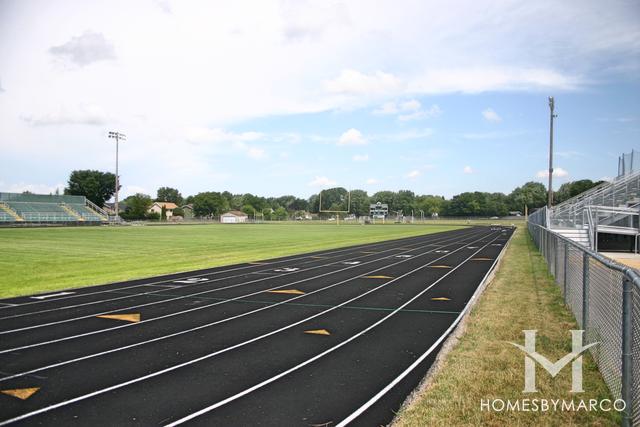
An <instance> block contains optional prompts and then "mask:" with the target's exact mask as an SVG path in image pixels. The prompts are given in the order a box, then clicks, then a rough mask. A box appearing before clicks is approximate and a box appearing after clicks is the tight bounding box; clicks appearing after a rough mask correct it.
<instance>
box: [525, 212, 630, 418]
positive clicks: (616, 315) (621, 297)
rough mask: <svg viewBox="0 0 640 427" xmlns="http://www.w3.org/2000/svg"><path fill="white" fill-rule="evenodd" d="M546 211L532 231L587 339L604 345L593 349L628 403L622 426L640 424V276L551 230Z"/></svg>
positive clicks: (611, 387) (531, 223) (615, 391)
mask: <svg viewBox="0 0 640 427" xmlns="http://www.w3.org/2000/svg"><path fill="white" fill-rule="evenodd" d="M545 211H546V209H540V210H538V211H536V212H535V213H534V214H532V215H531V216H530V217H529V222H528V224H527V226H528V229H529V234H530V235H531V237H532V238H533V241H534V242H535V245H536V246H537V247H538V249H539V250H540V252H541V253H542V256H543V257H544V259H545V261H546V263H547V265H548V268H549V272H550V273H551V275H552V276H553V277H554V280H555V282H556V284H557V285H558V286H560V289H561V291H562V295H563V297H564V301H565V303H566V304H567V306H568V307H569V308H570V309H571V311H572V312H573V314H574V315H575V317H576V320H577V322H578V325H580V327H581V328H582V329H584V330H585V333H584V337H585V343H592V342H598V343H599V344H598V345H596V346H594V347H591V348H590V349H589V351H590V353H591V355H592V356H593V358H594V360H595V362H596V364H597V365H598V369H599V370H600V373H601V374H602V376H603V378H604V380H605V382H606V383H607V386H608V387H609V390H610V391H611V394H612V395H613V396H614V398H616V399H623V400H624V401H625V402H626V409H625V412H624V413H623V423H622V425H623V426H630V425H640V275H638V273H636V271H635V270H633V269H631V268H629V267H627V266H624V265H621V264H618V263H616V262H614V261H613V260H611V259H608V258H605V257H603V256H602V255H600V254H598V253H597V252H594V251H592V250H590V249H587V248H585V247H584V246H582V245H580V244H578V243H576V242H574V241H572V240H570V239H568V238H566V237H563V236H561V235H560V234H557V233H554V232H553V231H552V230H549V229H548V228H545V227H544V226H543V225H541V224H540V223H539V222H540V221H542V219H543V218H544V215H545Z"/></svg>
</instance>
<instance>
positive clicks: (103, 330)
mask: <svg viewBox="0 0 640 427" xmlns="http://www.w3.org/2000/svg"><path fill="white" fill-rule="evenodd" d="M453 239H454V238H451V239H443V240H442V241H447V240H453ZM416 249H420V248H416ZM411 250H415V249H411ZM391 257H392V255H389V256H387V257H383V258H378V259H376V260H372V261H368V262H365V263H364V264H361V265H366V264H370V263H373V262H377V261H381V260H384V259H389V258H391ZM405 261H407V260H405ZM401 262H404V261H401ZM393 265H395V264H393ZM355 267H356V266H351V267H345V268H342V269H340V270H335V271H331V272H328V273H323V274H320V275H316V276H313V277H310V278H307V279H301V280H298V281H294V282H291V283H286V284H284V285H281V286H276V287H273V288H269V289H263V290H260V291H257V292H253V293H250V294H245V295H242V296H239V297H236V298H233V299H229V300H225V301H221V302H216V303H213V304H207V305H203V306H200V307H194V308H190V309H188V310H183V311H179V312H175V313H169V314H166V315H163V316H158V317H154V318H151V319H145V320H141V321H140V322H136V323H127V324H124V325H119V326H114V327H111V328H105V329H99V330H96V331H91V332H85V333H82V334H77V335H71V336H67V337H63V338H57V339H54V340H49V341H42V342H39V343H35V344H28V345H24V346H20V347H14V348H9V349H5V350H0V354H4V353H10V352H13V351H18V350H24V349H27V348H34V347H40V346H43V345H47V344H53V343H58V342H62V341H68V340H71V339H75V338H81V337H86V336H90V335H96V334H100V333H103V332H108V331H112V330H116V329H121V328H128V327H134V326H138V325H141V324H144V323H148V322H153V321H156V320H161V319H165V318H168V317H173V316H177V315H182V314H185V313H190V312H192V311H197V310H203V309H206V308H209V307H213V306H216V305H220V304H225V303H227V302H232V301H234V300H237V299H242V298H246V297H249V296H253V295H257V294H261V293H263V292H266V291H270V290H275V289H281V288H283V287H287V286H291V285H294V284H298V283H302V282H306V281H309V280H315V279H318V278H320V277H324V276H328V275H331V274H335V273H339V272H341V271H346V270H349V269H352V268H355ZM384 268H387V267H384ZM282 276H284V274H283V275H282ZM261 280H262V279H259V280H254V281H252V282H259V281H261ZM252 282H245V283H244V284H248V283H252ZM241 285H242V284H241ZM236 286H240V285H232V286H229V287H228V288H232V287H236ZM220 289H223V288H219V289H218V290H220ZM209 292H213V290H212V291H207V292H200V293H199V294H191V295H189V296H184V297H178V298H174V299H182V298H188V297H193V296H195V295H200V294H203V293H209ZM166 301H171V300H164V302H166ZM151 304H152V303H149V304H145V305H151ZM141 306H142V305H141ZM138 307H140V306H138ZM111 312H113V310H111V311H108V312H105V313H111ZM90 317H94V316H90Z"/></svg>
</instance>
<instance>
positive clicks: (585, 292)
mask: <svg viewBox="0 0 640 427" xmlns="http://www.w3.org/2000/svg"><path fill="white" fill-rule="evenodd" d="M588 326H589V254H588V253H586V252H583V253H582V329H583V330H584V331H585V332H586V330H587V328H588ZM582 339H583V341H584V340H586V339H587V337H586V334H582ZM585 342H586V341H585Z"/></svg>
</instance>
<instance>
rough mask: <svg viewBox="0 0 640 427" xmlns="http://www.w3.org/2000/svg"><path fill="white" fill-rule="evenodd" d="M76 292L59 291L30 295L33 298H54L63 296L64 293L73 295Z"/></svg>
mask: <svg viewBox="0 0 640 427" xmlns="http://www.w3.org/2000/svg"><path fill="white" fill-rule="evenodd" d="M72 294H75V292H58V293H57V294H49V295H38V296H35V297H29V298H31V299H47V298H54V297H61V296H64V295H72Z"/></svg>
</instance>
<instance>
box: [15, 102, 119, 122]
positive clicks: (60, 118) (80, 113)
mask: <svg viewBox="0 0 640 427" xmlns="http://www.w3.org/2000/svg"><path fill="white" fill-rule="evenodd" d="M22 120H24V121H25V122H27V123H29V124H30V125H32V126H55V125H93V126H98V125H105V124H107V122H108V121H109V117H107V115H106V114H105V112H104V111H103V109H102V107H99V106H97V105H79V106H77V107H73V108H69V107H60V108H59V109H58V111H56V112H53V113H45V114H32V115H23V116H22Z"/></svg>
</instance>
